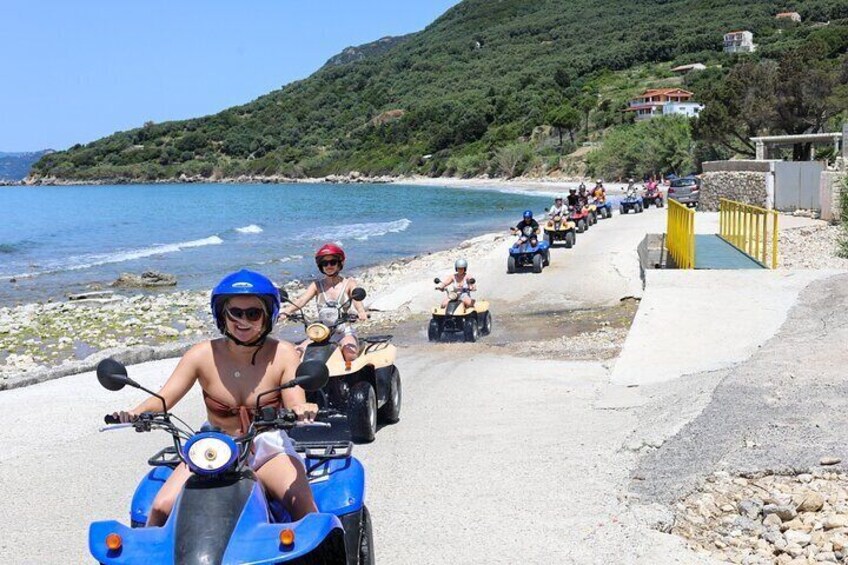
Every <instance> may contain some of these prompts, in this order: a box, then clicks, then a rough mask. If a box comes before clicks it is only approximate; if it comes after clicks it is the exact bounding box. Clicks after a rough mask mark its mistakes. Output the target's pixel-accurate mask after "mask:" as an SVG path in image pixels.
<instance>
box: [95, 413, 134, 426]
mask: <svg viewBox="0 0 848 565" xmlns="http://www.w3.org/2000/svg"><path fill="white" fill-rule="evenodd" d="M136 418H138V415H137V414H135V413H134V412H125V411H124V410H121V411H120V412H112V413H111V414H107V415H106V416H105V417H104V418H103V421H104V422H106V423H107V424H129V423H131V422H134V421H135V420H136Z"/></svg>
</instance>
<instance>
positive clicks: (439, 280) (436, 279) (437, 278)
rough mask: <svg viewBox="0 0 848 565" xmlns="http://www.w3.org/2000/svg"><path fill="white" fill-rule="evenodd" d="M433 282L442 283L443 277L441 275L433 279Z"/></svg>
mask: <svg viewBox="0 0 848 565" xmlns="http://www.w3.org/2000/svg"><path fill="white" fill-rule="evenodd" d="M433 282H434V283H436V284H442V279H440V278H439V277H436V278H435V279H433Z"/></svg>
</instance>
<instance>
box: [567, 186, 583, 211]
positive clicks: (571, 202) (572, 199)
mask: <svg viewBox="0 0 848 565" xmlns="http://www.w3.org/2000/svg"><path fill="white" fill-rule="evenodd" d="M578 206H580V197H579V196H577V189H576V188H569V189H568V207H569V208H577V207H578Z"/></svg>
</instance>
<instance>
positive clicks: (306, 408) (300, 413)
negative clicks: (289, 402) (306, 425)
mask: <svg viewBox="0 0 848 565" xmlns="http://www.w3.org/2000/svg"><path fill="white" fill-rule="evenodd" d="M291 411H292V412H294V414H295V416H297V419H298V421H300V422H312V421H314V420H315V416H316V415H317V414H318V405H317V404H313V403H312V402H304V403H303V404H295V405H294V406H292V407H291Z"/></svg>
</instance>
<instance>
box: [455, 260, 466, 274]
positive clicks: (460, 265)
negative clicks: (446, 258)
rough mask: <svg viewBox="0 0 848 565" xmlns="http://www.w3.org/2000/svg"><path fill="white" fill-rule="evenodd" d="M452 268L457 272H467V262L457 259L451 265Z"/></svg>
mask: <svg viewBox="0 0 848 565" xmlns="http://www.w3.org/2000/svg"><path fill="white" fill-rule="evenodd" d="M453 268H454V269H455V270H457V271H458V270H460V269H465V270H468V261H466V260H465V259H457V260H456V263H454V264H453Z"/></svg>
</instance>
